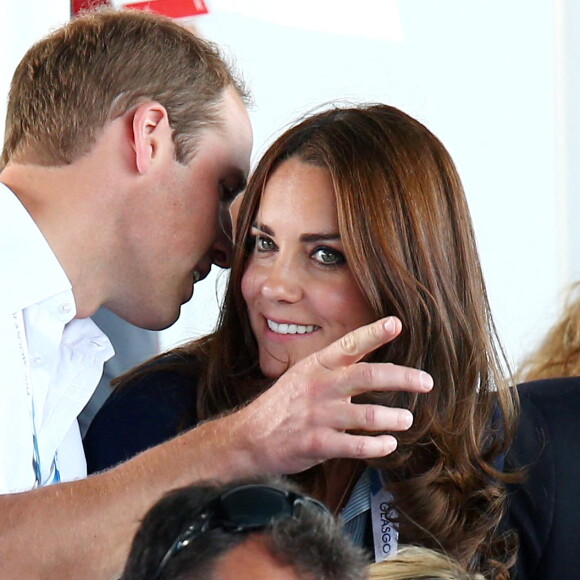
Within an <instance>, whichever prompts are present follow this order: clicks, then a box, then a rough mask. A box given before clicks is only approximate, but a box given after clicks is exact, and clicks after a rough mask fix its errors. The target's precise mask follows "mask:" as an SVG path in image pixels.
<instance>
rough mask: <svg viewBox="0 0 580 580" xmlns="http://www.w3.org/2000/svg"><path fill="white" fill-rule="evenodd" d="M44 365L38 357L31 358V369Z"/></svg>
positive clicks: (41, 358) (42, 360)
mask: <svg viewBox="0 0 580 580" xmlns="http://www.w3.org/2000/svg"><path fill="white" fill-rule="evenodd" d="M43 364H44V358H43V357H41V356H40V355H36V356H34V357H32V366H33V367H41V366H42V365H43Z"/></svg>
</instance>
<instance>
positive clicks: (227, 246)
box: [211, 204, 233, 268]
mask: <svg viewBox="0 0 580 580" xmlns="http://www.w3.org/2000/svg"><path fill="white" fill-rule="evenodd" d="M232 253H233V244H232V222H231V219H230V213H229V211H228V208H227V206H226V204H221V205H220V210H219V224H218V232H217V236H216V239H215V242H214V243H213V246H212V248H211V261H212V262H213V263H214V264H215V265H216V266H219V267H220V268H229V267H230V266H231V262H232Z"/></svg>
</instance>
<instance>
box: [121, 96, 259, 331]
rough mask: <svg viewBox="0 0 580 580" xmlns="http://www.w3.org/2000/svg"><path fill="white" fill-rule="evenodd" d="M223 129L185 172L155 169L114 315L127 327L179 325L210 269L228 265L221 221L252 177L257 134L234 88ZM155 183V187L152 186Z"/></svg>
mask: <svg viewBox="0 0 580 580" xmlns="http://www.w3.org/2000/svg"><path fill="white" fill-rule="evenodd" d="M222 118H223V120H224V122H223V123H222V124H221V125H220V126H218V127H213V128H211V129H208V130H205V131H204V132H202V133H201V135H200V137H199V141H198V143H197V152H196V154H195V156H194V157H193V159H192V160H191V161H190V163H189V164H187V165H182V164H180V163H178V162H177V161H175V159H173V158H172V157H167V159H166V160H163V161H162V162H161V163H158V164H157V169H156V172H157V173H156V175H155V176H154V178H153V179H151V178H150V180H149V182H148V183H149V184H150V185H149V186H148V187H147V188H144V190H143V198H144V199H143V202H142V204H141V205H140V206H139V207H138V208H136V211H135V212H133V215H132V216H131V217H129V219H128V220H127V221H129V222H130V227H131V231H132V239H131V242H130V245H131V250H130V252H129V254H130V255H131V256H132V259H131V261H130V263H129V264H128V266H127V267H128V272H127V275H126V277H125V276H124V275H123V277H124V284H123V285H122V286H124V287H122V289H121V291H120V292H119V293H118V295H117V301H116V303H115V304H114V305H113V306H111V308H112V309H113V310H114V311H116V312H117V313H118V314H120V315H121V316H122V317H123V318H125V319H127V320H128V321H129V322H132V323H133V324H136V325H137V326H141V327H144V328H149V329H162V328H166V327H167V326H169V325H171V324H173V322H175V320H177V318H178V316H179V312H180V308H181V305H182V304H184V303H185V302H187V301H188V300H189V299H190V298H191V297H192V294H193V286H194V283H195V281H196V278H200V279H203V278H205V276H207V274H208V273H209V271H210V269H211V265H212V263H216V264H218V265H221V266H227V265H228V264H227V262H228V261H229V251H230V250H229V240H228V239H227V235H226V234H225V233H224V232H223V231H222V227H221V225H220V223H219V219H218V218H219V216H220V215H221V216H227V209H226V210H225V211H224V208H225V206H227V204H228V203H229V202H230V201H231V197H232V192H235V191H237V190H239V188H240V187H242V186H243V184H244V182H245V179H246V176H247V173H248V171H249V164H250V153H251V149H252V129H251V124H250V120H249V117H248V113H247V111H246V108H245V106H244V104H243V102H242V100H241V98H240V97H239V95H238V94H237V93H236V92H235V90H234V89H233V88H228V89H226V91H225V93H224V99H223V102H222ZM151 184H152V185H151Z"/></svg>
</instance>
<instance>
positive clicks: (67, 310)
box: [58, 302, 72, 314]
mask: <svg viewBox="0 0 580 580" xmlns="http://www.w3.org/2000/svg"><path fill="white" fill-rule="evenodd" d="M58 309H59V310H60V311H61V313H62V314H70V312H71V310H72V306H71V305H70V302H63V303H62V304H61V305H60V306H59V308H58Z"/></svg>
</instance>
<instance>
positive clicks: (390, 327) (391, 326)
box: [384, 316, 395, 332]
mask: <svg viewBox="0 0 580 580" xmlns="http://www.w3.org/2000/svg"><path fill="white" fill-rule="evenodd" d="M384 327H385V330H386V331H387V332H393V331H394V330H395V321H394V320H393V317H392V316H389V318H387V320H385V323H384Z"/></svg>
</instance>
